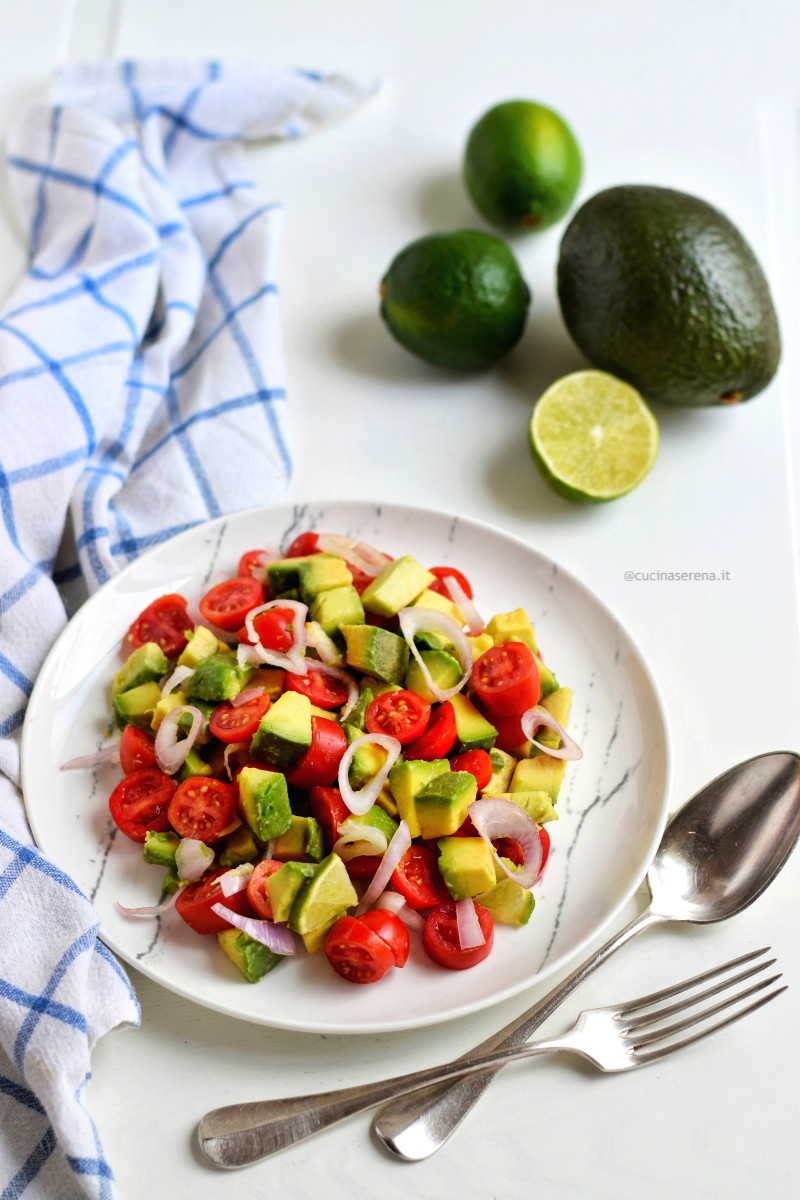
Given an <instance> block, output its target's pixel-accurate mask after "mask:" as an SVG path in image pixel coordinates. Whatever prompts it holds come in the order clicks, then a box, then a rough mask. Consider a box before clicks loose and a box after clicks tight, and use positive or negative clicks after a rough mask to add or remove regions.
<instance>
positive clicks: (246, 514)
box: [20, 497, 673, 1036]
mask: <svg viewBox="0 0 800 1200" xmlns="http://www.w3.org/2000/svg"><path fill="white" fill-rule="evenodd" d="M334 506H335V507H337V508H354V509H362V510H372V511H373V513H374V515H375V516H376V517H377V518H380V517H381V516H382V515H383V513H385V512H387V513H394V514H396V515H398V516H399V515H402V514H411V515H412V516H413V517H417V518H419V517H435V518H438V519H440V520H445V521H449V522H450V523H451V524H452V523H456V524H461V523H463V524H464V525H467V526H473V527H477V528H478V529H480V530H481V531H482V532H483V533H484V534H488V535H491V536H493V537H498V536H499V537H500V538H502V539H504V540H505V541H510V542H515V543H517V544H519V545H520V547H522V548H524V549H525V551H526V552H527V553H528V554H531V555H533V556H534V557H535V559H536V560H537V564H538V565H539V566H540V567H549V568H553V567H555V568H556V570H557V572H558V574H559V576H563V577H564V578H565V579H566V580H568V582H569V583H570V584H571V586H572V587H574V588H576V589H577V590H578V591H579V592H580V593H581V594H582V595H583V596H584V597H585V598H588V599H589V601H590V602H591V603H592V604H593V605H594V606H596V608H598V609H599V610H600V612H601V613H602V614H603V616H604V617H605V618H606V619H607V620H609V621H611V622H612V623H613V624H615V625H616V626H617V627H618V628H619V630H620V631H621V633H622V634H623V635H624V637H625V638H626V640H627V642H628V644H629V645H630V647H631V648H632V649H633V651H634V653H635V655H636V658H637V662H638V666H639V669H640V670H641V672H642V674H643V675H644V677H645V679H646V682H647V684H648V686H649V688H650V691H651V694H652V697H653V700H654V702H655V706H656V709H657V711H658V714H659V717H660V721H661V732H662V737H663V744H664V771H663V783H662V795H661V801H660V812H659V817H658V820H657V821H656V823H655V825H654V828H653V833H652V836H651V840H650V843H649V846H648V854H647V855H646V857H644V859H643V861H644V867H643V869H642V870H641V871H640V872H638V873H637V875H636V877H635V879H634V882H633V883H632V884H631V885H630V886H629V887H628V888H627V889H626V891H625V892H624V894H623V895H622V897H621V898H620V900H619V901H618V903H617V904H615V905H614V907H613V908H612V909H610V910H609V911H608V912H607V913H606V914H605V915H604V917H603V919H602V921H601V922H600V924H599V925H597V926H596V927H595V928H594V929H593V930H592V931H591V933H589V934H587V935H586V936H585V937H584V938H582V939H581V941H580V942H578V944H577V945H576V946H575V947H574V948H573V950H572V952H571V953H570V955H569V957H568V958H564V957H561V958H556V959H555V960H554V961H553V963H552V964H551V965H550V966H549V967H546V968H544V969H543V970H540V971H539V972H537V973H536V975H535V976H533V977H531V978H526V979H524V980H522V981H521V982H518V983H514V984H510V985H509V986H507V987H505V988H503V989H502V990H501V991H498V993H497V994H496V995H493V996H490V997H482V998H479V999H477V1000H473V1001H465V1002H464V1003H463V1004H459V1005H457V1006H456V1007H454V1008H451V1009H448V1010H447V1012H445V1013H443V1014H423V1015H421V1016H416V1017H413V1018H411V1019H401V1020H387V1021H383V1022H378V1023H376V1024H374V1025H370V1026H369V1027H368V1028H364V1029H361V1028H354V1027H352V1026H349V1025H345V1026H339V1025H337V1024H336V1023H335V1022H333V1023H328V1024H324V1025H320V1024H319V1023H309V1022H300V1021H297V1020H294V1021H292V1020H291V1019H289V1020H286V1021H280V1020H277V1019H275V1018H274V1017H270V1018H269V1019H264V1018H261V1017H259V1016H257V1015H250V1014H246V1013H242V1012H241V1011H237V1010H236V1008H235V1007H234V1006H232V1005H227V1004H225V1003H222V1002H218V1001H216V1000H214V999H207V998H205V997H202V996H198V995H196V994H195V993H194V992H192V991H191V990H190V989H189V988H187V987H185V986H183V985H181V983H180V982H173V981H170V982H166V981H165V980H164V979H163V978H161V977H160V975H159V974H158V972H156V971H155V970H154V969H153V968H152V967H151V966H150V964H147V963H143V962H140V961H138V960H136V959H134V957H133V956H132V955H130V954H128V953H127V952H126V951H125V950H124V949H121V948H120V947H119V946H118V945H117V944H116V942H115V939H114V938H113V936H111V937H109V936H108V935H106V934H105V933H104V931H103V929H102V920H101V918H100V914H99V912H97V910H95V913H96V915H97V917H98V931H97V936H98V938H99V939H100V940H101V941H102V942H103V944H104V945H105V946H107V948H108V949H109V950H111V951H112V952H113V953H114V954H116V955H117V956H118V957H119V958H121V959H122V960H123V962H125V963H126V964H127V965H128V966H129V967H131V968H133V969H134V970H136V971H138V972H139V973H140V974H142V975H144V976H145V977H146V978H148V979H149V980H150V981H151V982H153V983H155V984H157V985H159V986H161V987H163V988H165V989H166V990H167V991H169V992H172V993H174V994H176V995H179V996H181V997H183V998H184V999H186V1000H188V1001H190V1002H191V1003H194V1004H198V1005H200V1006H201V1007H203V1008H206V1009H209V1010H211V1011H214V1012H218V1013H220V1014H222V1015H225V1016H228V1017H231V1018H234V1019H236V1020H240V1021H246V1022H248V1023H249V1024H258V1025H263V1026H265V1027H267V1028H273V1029H285V1030H287V1031H293V1032H299V1033H315V1034H326V1035H333V1036H337V1035H341V1036H344V1035H347V1036H357V1035H362V1034H363V1035H368V1034H380V1033H392V1032H402V1031H407V1030H413V1029H421V1028H426V1027H430V1026H435V1025H437V1024H443V1023H445V1022H448V1021H453V1020H458V1019H459V1018H461V1017H465V1016H468V1015H470V1014H471V1013H475V1012H481V1011H483V1010H484V1009H488V1008H491V1007H494V1006H495V1005H496V1004H500V1003H502V1002H503V1001H504V1000H508V999H511V998H513V997H514V996H517V995H519V994H521V993H522V992H524V991H525V990H527V989H529V988H534V987H537V986H539V985H540V984H542V983H544V982H545V981H546V980H548V979H551V978H552V977H553V975H555V974H556V972H559V973H562V972H563V971H564V970H565V968H566V967H567V966H568V965H569V963H571V962H573V961H574V960H575V959H577V958H578V957H579V956H580V955H582V954H584V953H585V951H586V949H587V947H588V946H590V945H591V944H592V943H593V942H595V941H596V940H597V939H598V938H599V937H600V936H602V934H603V933H604V932H605V931H606V930H607V929H608V928H609V926H610V925H611V924H612V922H613V921H614V920H615V918H616V917H617V916H618V914H619V913H620V912H621V911H622V910H623V909H624V908H625V906H626V905H627V904H628V903H629V902H630V900H631V899H632V898H633V896H634V895H635V894H636V892H637V891H638V889H639V888H640V886H641V884H642V882H643V881H644V880H645V878H646V876H647V873H648V871H649V868H650V865H651V863H652V861H653V858H654V856H655V853H656V851H657V848H658V845H659V843H660V840H661V837H662V835H663V832H664V827H665V825H666V823H667V820H668V817H669V812H670V796H671V787H672V779H673V752H672V735H671V730H670V725H669V719H668V716H667V711H666V705H665V703H664V698H663V695H662V693H661V688H660V686H659V684H658V681H657V679H656V677H655V674H654V672H653V670H652V668H651V666H650V663H649V661H648V659H647V657H646V656H645V654H644V653H643V651H642V649H641V647H640V646H639V643H638V641H637V640H636V639H635V638H634V636H633V635H632V634H631V633H630V631H629V630H628V628H627V626H626V625H625V624H623V622H622V621H621V619H620V618H619V617H618V616H617V615H616V614H615V613H614V612H613V610H612V609H611V608H610V607H609V605H608V604H607V603H606V602H605V601H604V600H603V599H602V597H600V596H599V595H598V594H597V593H596V592H595V590H594V588H593V587H591V586H590V585H589V584H588V583H586V582H585V581H584V580H583V579H581V578H580V577H579V576H577V575H576V574H575V573H574V572H573V571H572V570H570V569H569V568H568V567H565V566H563V564H562V563H561V562H560V561H559V560H558V559H557V558H553V557H552V556H551V555H549V554H546V553H545V552H544V551H542V550H540V549H539V548H538V547H537V546H534V545H531V544H530V542H528V541H526V540H525V539H524V538H523V537H522V536H521V535H519V534H517V533H513V532H510V531H509V530H506V529H503V528H501V527H500V526H497V525H495V524H493V523H492V522H489V521H485V520H483V519H482V518H480V517H474V516H471V515H467V514H458V513H454V512H450V511H449V510H447V509H443V508H437V507H434V506H431V505H423V504H410V503H406V502H398V501H394V500H387V501H382V500H371V499H365V498H363V497H362V498H357V497H356V498H345V499H331V500H321V499H320V500H316V499H309V500H303V501H301V500H291V499H286V500H283V501H281V500H276V501H272V502H270V503H269V504H266V505H255V506H253V507H251V508H247V509H240V510H238V511H237V512H233V513H224V514H221V515H220V516H218V517H212V518H210V519H209V520H207V521H199V522H197V523H196V524H195V525H192V526H190V528H188V529H185V530H182V531H181V532H180V533H178V534H176V535H175V536H174V537H171V538H165V539H164V540H163V541H161V542H158V543H156V545H154V546H151V547H149V548H148V549H147V550H145V551H144V553H142V554H140V555H138V556H137V558H135V559H134V560H133V561H132V562H130V563H127V564H126V565H125V566H124V567H122V568H121V570H119V571H118V572H116V574H115V575H113V576H111V578H110V579H108V580H106V582H105V583H104V584H102V585H101V587H99V588H98V589H97V591H96V592H94V593H93V594H92V595H90V596H89V597H88V598H87V599H86V600H85V601H84V603H83V604H81V606H80V607H79V608H78V609H77V610H76V612H75V613H73V615H72V616H71V617H70V618H69V620H68V621H67V624H66V625H65V626H64V628H63V629H62V630H61V632H60V633H59V634H58V636H57V638H56V639H55V641H54V642H53V643H52V645H51V646H50V649H49V650H48V653H47V655H46V656H45V658H44V660H43V662H42V664H41V666H40V668H39V670H38V672H37V675H36V679H35V681H34V686H33V689H32V690H31V695H30V697H29V700H28V705H27V708H26V713H25V719H24V721H23V725H22V731H21V737H20V780H21V791H22V796H23V803H24V806H25V813H26V817H27V820H28V824H29V826H30V829H31V833H32V835H33V838H34V841H35V844H36V846H37V848H38V849H39V850H40V851H41V852H42V853H43V854H45V855H46V856H47V855H48V852H47V851H46V850H45V849H44V846H43V843H42V841H41V840H40V837H39V835H38V832H37V822H36V821H35V820H34V818H33V816H32V813H31V809H30V806H29V803H28V800H27V797H26V779H27V777H28V768H27V766H26V764H27V763H28V761H29V755H30V754H31V745H30V744H31V739H32V738H33V737H34V730H33V723H32V722H31V721H29V714H30V713H31V711H33V712H34V713H35V706H36V703H37V702H38V695H39V692H40V691H41V690H42V689H43V688H44V687H45V675H46V672H47V669H48V667H49V666H50V663H51V660H52V659H55V658H56V656H57V655H58V653H59V651H60V647H61V645H62V643H63V642H65V641H66V640H67V639H68V638H69V637H71V636H72V629H73V624H74V622H76V621H77V620H78V619H80V620H81V621H85V620H87V619H88V617H87V615H86V614H89V616H90V615H91V612H92V610H93V609H94V608H95V607H96V606H97V605H98V604H100V603H102V601H103V599H104V597H105V594H106V593H107V592H108V591H111V590H112V588H113V587H114V586H115V585H118V584H119V582H120V581H123V582H124V580H125V578H127V577H128V576H129V575H133V574H135V573H136V571H137V570H138V569H140V568H141V565H142V563H145V564H146V563H147V561H148V560H149V559H151V558H153V559H154V558H156V557H157V556H158V555H159V554H161V553H163V551H164V549H165V547H168V546H171V545H176V544H180V543H182V542H184V541H191V540H192V538H193V537H196V536H197V535H198V532H200V531H212V530H218V529H219V528H220V527H221V526H224V525H227V524H228V523H229V522H230V521H232V520H242V521H246V520H247V519H248V518H250V517H254V516H257V515H260V514H264V515H265V516H266V515H268V514H270V513H275V512H276V511H280V510H281V509H284V510H285V511H286V512H292V511H293V512H294V514H295V520H296V521H297V522H298V523H299V524H302V520H303V517H304V515H305V513H306V511H308V510H311V511H313V510H314V509H315V508H321V509H331V508H332V507H334ZM299 531H300V532H303V530H302V529H300V530H299ZM52 861H53V862H56V865H58V863H57V861H56V859H52ZM61 869H64V870H65V869H66V868H61ZM82 894H84V893H83V892H82ZM86 899H87V901H88V902H89V903H91V901H90V900H89V898H88V897H86Z"/></svg>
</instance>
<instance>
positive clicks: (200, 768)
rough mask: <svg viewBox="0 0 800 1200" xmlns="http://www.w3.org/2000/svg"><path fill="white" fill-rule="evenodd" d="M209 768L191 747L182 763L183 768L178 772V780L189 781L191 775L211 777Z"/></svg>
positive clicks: (211, 773)
mask: <svg viewBox="0 0 800 1200" xmlns="http://www.w3.org/2000/svg"><path fill="white" fill-rule="evenodd" d="M213 774H214V772H213V771H212V769H211V767H210V766H209V765H208V763H207V762H206V761H205V759H203V758H201V756H200V755H199V754H198V753H197V751H196V750H195V749H194V747H192V749H191V750H190V751H189V753H188V754H187V755H186V758H185V759H184V761H183V766H182V767H181V769H180V770H179V771H178V778H179V779H180V780H181V782H183V780H184V779H189V778H191V777H192V776H193V775H213Z"/></svg>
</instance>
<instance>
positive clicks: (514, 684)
mask: <svg viewBox="0 0 800 1200" xmlns="http://www.w3.org/2000/svg"><path fill="white" fill-rule="evenodd" d="M472 687H473V690H474V691H475V694H476V695H478V696H480V698H481V700H483V702H484V704H487V705H488V706H489V708H490V709H491V710H492V712H495V713H497V714H498V716H501V717H511V716H514V715H515V714H516V713H522V712H525V710H526V709H527V708H532V707H533V706H534V704H538V703H539V694H540V692H541V684H540V682H539V670H538V668H537V666H536V659H535V658H534V656H533V651H532V650H531V649H530V648H529V647H528V646H526V645H525V643H524V642H501V643H500V645H499V646H491V647H490V648H489V649H488V650H487V651H485V653H483V654H482V655H481V656H480V658H479V659H478V661H477V662H476V663H475V665H474V666H473V668H472Z"/></svg>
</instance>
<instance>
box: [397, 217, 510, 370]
mask: <svg viewBox="0 0 800 1200" xmlns="http://www.w3.org/2000/svg"><path fill="white" fill-rule="evenodd" d="M380 294H381V316H382V317H383V319H384V321H385V322H386V325H387V327H388V329H389V332H390V333H391V334H392V335H393V336H394V337H395V338H396V339H397V341H398V342H400V344H401V345H402V346H404V347H405V348H406V350H410V351H411V353H412V354H416V355H417V356H418V357H419V358H424V359H425V360H426V361H427V362H431V363H435V364H436V366H440V367H452V368H454V369H455V370H461V371H474V370H479V369H480V368H482V367H488V366H491V364H492V363H494V362H497V360H498V359H500V358H502V357H503V356H504V355H506V354H508V352H509V350H510V349H511V347H512V346H513V345H514V344H515V343H516V342H517V341H519V338H520V336H521V334H522V331H523V329H524V328H525V321H526V318H527V314H528V305H529V304H530V299H531V293H530V290H529V289H528V285H527V284H526V282H525V280H524V279H523V277H522V272H521V271H520V269H519V265H518V263H517V260H516V258H515V257H514V255H513V254H512V252H511V251H510V250H509V248H508V246H507V245H506V244H505V242H501V241H500V239H499V238H496V237H493V236H492V235H491V234H489V233H478V232H476V231H475V230H471V229H461V230H456V231H455V232H453V233H434V234H429V235H428V236H427V237H422V238H419V239H418V240H417V241H415V242H411V243H410V244H409V245H408V246H406V247H405V249H404V250H401V251H400V253H399V254H398V255H397V257H396V258H395V259H394V260H393V262H392V264H391V266H390V267H389V270H388V271H387V272H386V274H385V275H384V277H383V280H382V281H381V288H380Z"/></svg>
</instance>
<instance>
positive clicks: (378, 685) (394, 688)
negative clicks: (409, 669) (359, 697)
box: [371, 679, 403, 696]
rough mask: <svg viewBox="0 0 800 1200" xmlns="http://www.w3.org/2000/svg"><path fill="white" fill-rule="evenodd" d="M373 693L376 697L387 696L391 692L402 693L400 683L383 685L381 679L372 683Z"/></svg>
mask: <svg viewBox="0 0 800 1200" xmlns="http://www.w3.org/2000/svg"><path fill="white" fill-rule="evenodd" d="M371 686H372V691H373V694H374V695H375V696H385V695H387V693H389V692H402V690H403V689H402V688H401V687H400V684H399V683H382V682H381V680H380V679H373V680H372V681H371Z"/></svg>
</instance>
